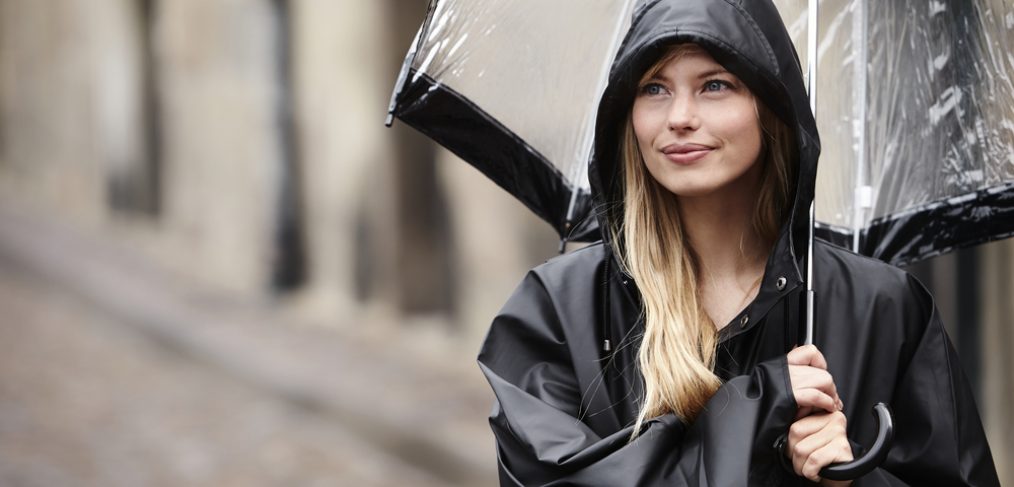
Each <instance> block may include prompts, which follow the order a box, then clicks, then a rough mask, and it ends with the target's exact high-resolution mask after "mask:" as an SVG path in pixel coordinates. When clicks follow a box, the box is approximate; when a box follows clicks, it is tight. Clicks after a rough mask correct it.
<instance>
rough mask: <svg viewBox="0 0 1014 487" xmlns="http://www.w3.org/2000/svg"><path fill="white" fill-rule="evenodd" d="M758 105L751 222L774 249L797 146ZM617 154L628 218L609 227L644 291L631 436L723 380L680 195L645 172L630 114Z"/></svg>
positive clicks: (693, 412)
mask: <svg viewBox="0 0 1014 487" xmlns="http://www.w3.org/2000/svg"><path fill="white" fill-rule="evenodd" d="M695 49H700V48H699V47H697V46H695V45H692V44H681V45H677V46H675V47H673V48H671V49H670V50H669V51H668V52H667V53H666V55H664V56H662V58H661V59H660V60H659V61H658V62H657V63H655V65H653V66H652V67H651V68H650V69H648V71H647V72H646V73H645V74H644V76H643V77H642V80H641V83H643V82H644V81H645V80H647V79H649V78H651V77H653V76H655V75H656V74H657V73H658V72H659V71H660V70H661V69H662V68H663V67H664V66H665V65H666V64H667V63H669V62H670V61H672V60H674V59H677V58H679V57H682V56H684V55H686V54H687V53H689V52H692V51H693V50H695ZM756 106H757V118H758V123H759V124H760V125H761V129H762V133H763V136H762V143H761V153H760V155H759V156H758V161H757V162H756V163H757V164H763V168H762V171H763V175H762V176H761V192H760V198H759V201H758V204H757V210H756V212H755V213H754V215H753V220H752V226H753V229H754V231H755V232H756V234H757V235H758V236H759V237H760V238H761V240H762V241H763V242H764V243H765V245H768V246H770V245H771V244H773V243H774V241H775V240H776V239H777V236H778V231H779V228H780V227H781V224H782V220H783V218H784V215H785V213H786V211H787V210H788V205H789V198H790V197H791V190H790V188H789V184H790V182H792V181H794V177H793V174H792V172H793V164H791V158H792V157H793V152H794V150H793V149H794V146H795V145H794V143H793V133H792V131H791V130H789V128H788V127H787V126H786V125H785V124H784V123H783V122H782V121H781V120H779V119H778V118H777V117H775V116H774V115H773V114H772V113H771V112H770V111H769V110H768V109H767V108H766V107H764V106H763V104H761V103H758V104H757V105H756ZM619 156H620V158H621V160H622V164H623V168H622V180H621V184H622V185H623V188H624V192H623V205H624V206H623V219H622V221H621V222H616V221H613V222H611V226H610V229H609V231H610V233H611V234H612V241H613V242H614V244H615V245H616V246H617V255H618V257H619V261H620V264H621V266H622V267H623V268H624V271H625V272H627V273H628V274H629V275H630V276H631V277H632V278H633V279H634V282H635V283H636V284H637V287H638V289H639V290H640V292H641V296H642V302H643V308H642V311H643V314H644V336H643V338H642V341H641V347H640V350H639V352H638V364H639V367H640V370H641V374H642V376H643V378H644V403H643V404H642V406H641V409H640V412H639V414H638V416H637V421H636V423H635V427H634V431H633V433H632V435H631V439H634V438H636V437H637V435H638V434H639V433H640V428H641V426H642V425H643V423H644V422H645V421H646V420H647V419H648V418H652V417H656V416H659V415H662V414H666V413H670V412H671V413H674V414H675V415H676V416H677V417H679V418H680V419H681V420H684V421H687V422H690V421H693V419H694V418H696V416H697V414H698V413H699V412H700V411H701V409H703V408H704V405H705V403H706V402H707V401H708V399H710V398H711V396H712V395H713V394H714V393H715V391H716V390H717V389H718V387H719V386H720V385H721V380H720V379H719V378H718V377H717V376H716V375H715V373H714V372H713V370H714V366H715V355H716V351H717V346H718V332H717V330H716V327H715V324H714V323H713V322H712V321H711V319H710V318H709V317H708V315H707V313H705V311H704V308H703V306H702V304H701V300H700V295H699V289H698V285H697V282H698V279H697V276H698V268H697V262H696V258H695V257H694V254H693V251H692V249H691V248H690V246H689V244H688V242H687V238H686V235H685V234H684V231H683V225H682V224H681V222H680V219H679V209H678V204H677V200H676V198H673V197H672V194H671V193H670V192H669V191H668V190H667V189H665V188H664V187H663V186H662V185H661V184H659V183H658V182H657V181H656V180H655V179H654V178H653V177H652V176H651V175H650V173H648V171H647V169H646V167H645V164H644V160H643V158H642V155H641V152H640V149H639V147H638V144H637V139H636V136H635V134H634V128H633V124H632V122H631V120H630V118H629V115H628V119H627V123H626V126H625V127H624V132H623V138H622V143H621V146H620V153H619ZM619 237H622V238H619Z"/></svg>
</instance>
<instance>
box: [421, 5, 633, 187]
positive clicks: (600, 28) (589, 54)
mask: <svg viewBox="0 0 1014 487" xmlns="http://www.w3.org/2000/svg"><path fill="white" fill-rule="evenodd" d="M633 5H634V0H624V1H617V0H554V1H552V2H546V1H542V0H509V1H474V0H444V1H439V2H437V3H436V6H435V7H434V11H433V13H432V20H431V21H430V24H429V26H428V32H425V34H424V35H425V38H424V39H423V41H422V42H421V43H420V45H419V50H418V53H417V54H416V57H415V60H414V62H413V63H412V68H413V69H414V70H415V72H416V75H419V74H422V73H425V74H427V75H429V76H430V77H431V78H433V79H435V80H437V81H438V82H439V83H442V84H445V85H446V86H447V87H448V88H450V89H452V90H454V91H455V92H457V93H460V94H463V95H465V96H467V97H468V98H469V99H470V100H471V101H472V102H473V103H474V104H476V105H478V106H479V107H481V108H482V109H483V110H484V111H485V112H486V113H488V114H489V115H490V116H491V117H493V118H495V119H496V120H499V121H500V122H501V123H502V124H504V125H506V126H507V127H509V128H510V129H511V130H512V131H513V132H514V133H515V134H516V135H517V136H518V137H520V138H521V139H523V140H524V141H525V142H527V143H528V144H529V145H530V146H531V147H532V148H534V149H535V150H536V151H538V152H539V153H540V154H542V155H543V156H545V158H546V160H547V161H548V162H549V163H551V164H553V165H554V166H555V167H556V168H558V169H559V171H560V172H561V173H562V174H563V175H564V176H565V177H566V178H567V181H568V182H569V183H572V184H575V185H576V186H577V187H578V188H580V189H584V190H587V189H588V175H587V161H588V156H589V152H590V148H591V142H592V139H591V137H592V132H593V129H594V124H595V110H596V108H597V106H598V99H599V96H600V95H601V93H602V91H603V90H604V89H605V83H606V77H607V76H608V74H609V67H610V65H611V64H612V61H613V57H614V55H615V54H616V50H617V49H618V48H619V43H620V41H621V40H622V36H623V34H624V33H625V32H626V30H627V28H628V27H629V26H630V16H631V11H632V10H633Z"/></svg>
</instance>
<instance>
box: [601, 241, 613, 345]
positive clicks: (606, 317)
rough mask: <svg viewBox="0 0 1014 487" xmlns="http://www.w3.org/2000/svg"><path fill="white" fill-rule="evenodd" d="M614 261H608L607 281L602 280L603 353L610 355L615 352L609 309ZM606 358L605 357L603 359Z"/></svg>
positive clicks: (610, 259)
mask: <svg viewBox="0 0 1014 487" xmlns="http://www.w3.org/2000/svg"><path fill="white" fill-rule="evenodd" d="M612 260H613V258H612V256H610V257H609V258H607V259H606V263H605V279H603V280H602V284H603V285H604V286H605V289H604V290H603V292H602V295H603V298H604V299H602V351H603V352H605V353H606V354H609V353H611V352H612V351H613V344H612V342H610V341H609V328H610V326H609V325H610V309H609V288H610V286H609V280H610V278H611V276H610V273H609V264H610V263H611V261H612ZM603 358H604V357H603Z"/></svg>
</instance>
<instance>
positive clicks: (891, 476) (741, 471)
mask: <svg viewBox="0 0 1014 487" xmlns="http://www.w3.org/2000/svg"><path fill="white" fill-rule="evenodd" d="M685 41H690V42H695V43H697V44H700V45H702V46H703V47H705V48H706V49H707V50H708V51H709V52H710V53H711V54H712V55H713V56H714V57H715V58H716V59H717V60H719V62H721V63H722V64H723V65H724V66H726V68H727V69H729V70H730V71H732V72H734V73H735V74H736V75H737V76H738V77H739V78H740V79H742V80H743V81H744V82H745V83H747V84H748V86H750V89H751V91H753V92H754V93H755V94H756V95H757V97H758V99H759V100H761V101H762V102H764V103H765V104H767V105H768V106H769V107H770V108H771V109H772V110H773V111H774V112H775V113H777V114H778V116H779V117H781V118H782V119H783V120H784V121H786V123H788V124H789V126H790V127H793V128H794V129H795V131H796V138H797V149H798V154H799V158H798V159H799V160H798V161H797V164H798V174H799V176H798V178H797V183H796V190H795V200H794V203H793V210H792V216H791V218H790V219H789V222H788V223H787V224H786V225H785V226H784V228H783V229H782V232H781V235H780V238H779V239H778V242H777V243H776V245H775V247H774V249H773V251H772V254H771V255H770V257H769V259H768V263H767V267H766V269H765V275H764V278H763V280H762V283H761V288H760V291H759V292H758V296H757V298H756V299H755V300H754V301H753V302H752V303H750V304H749V306H747V308H746V309H744V310H743V311H742V312H741V313H740V314H739V315H738V316H736V317H735V318H734V319H733V320H732V321H731V323H729V324H728V325H727V326H725V327H724V328H723V329H722V332H721V333H720V339H721V342H720V346H719V354H718V360H717V365H716V373H717V374H718V375H719V376H720V377H721V378H722V379H723V381H724V385H723V386H722V387H721V388H720V389H719V391H718V392H717V393H716V394H715V395H714V397H713V398H712V399H711V401H710V402H709V403H708V405H707V407H706V408H705V410H704V411H703V412H702V413H701V414H700V415H699V416H698V418H697V420H695V421H694V422H693V423H692V424H683V423H681V422H680V421H678V420H677V419H676V418H675V417H674V416H673V415H664V416H661V417H659V418H655V419H652V420H651V421H649V422H648V424H647V425H646V427H645V428H646V430H645V431H644V432H643V433H642V434H641V435H640V436H639V437H638V438H637V439H636V440H635V441H633V442H628V439H629V437H630V435H631V428H632V424H633V422H634V420H635V418H636V414H637V410H638V407H639V400H640V399H641V398H642V395H643V391H642V387H643V386H642V378H641V376H640V373H639V371H638V369H637V347H638V345H639V342H640V336H641V334H642V332H643V322H642V321H641V320H640V316H641V305H640V301H639V299H640V298H639V293H638V291H637V289H636V287H635V286H634V285H633V283H632V281H630V280H629V279H628V278H627V276H625V275H623V274H622V273H620V272H618V271H617V270H616V269H617V266H616V262H615V257H614V256H613V254H612V251H611V246H610V244H609V242H605V243H598V244H594V245H592V246H590V247H587V248H585V249H582V250H579V251H576V252H573V253H571V254H569V255H564V256H561V257H558V258H556V259H553V260H551V261H549V262H547V263H546V264H544V265H542V266H539V267H537V268H536V269H534V270H532V271H531V272H530V273H529V274H528V275H527V276H526V277H525V279H524V280H523V281H522V283H521V284H520V286H519V287H518V288H517V290H516V291H515V292H514V294H513V295H512V296H511V297H510V299H509V300H508V302H507V303H506V305H505V306H504V308H503V310H502V311H501V312H500V314H499V315H498V316H497V317H496V319H495V320H494V321H493V324H492V326H491V328H490V331H489V335H488V337H487V339H486V341H485V343H484V345H483V347H482V351H481V352H480V355H479V365H480V368H481V369H482V371H483V373H484V374H485V375H486V377H487V379H488V380H489V383H490V385H491V386H492V388H493V391H494V393H495V394H496V406H495V407H494V410H493V413H492V415H491V417H490V424H491V426H492V428H493V432H494V435H495V437H496V442H497V452H498V462H499V468H500V472H501V483H502V484H503V485H586V486H628V485H667V486H670V485H671V486H679V485H686V486H704V485H711V486H743V485H793V484H797V483H798V484H804V483H805V482H803V481H802V479H799V478H798V477H796V476H795V475H794V474H792V473H790V472H787V471H785V470H784V469H782V467H781V466H780V463H779V461H778V458H777V456H776V455H777V454H776V452H774V450H773V447H772V445H773V443H774V441H775V439H776V438H777V437H778V436H779V435H781V434H783V433H785V432H786V431H787V429H788V427H789V425H790V424H791V423H792V421H793V418H794V414H795V411H796V405H795V401H794V400H793V397H792V394H791V388H790V384H789V379H788V372H787V366H786V362H785V354H786V353H787V352H788V351H789V350H790V349H791V348H792V347H793V346H794V344H796V343H798V342H799V341H801V339H802V338H801V331H800V328H801V327H802V320H801V316H802V308H801V302H802V300H801V299H800V295H801V293H802V289H803V286H802V278H801V272H800V269H801V268H803V264H804V262H803V261H802V257H803V255H804V253H805V252H802V249H804V248H805V247H803V245H804V244H805V241H806V233H807V225H806V211H807V208H808V207H809V202H810V200H811V199H812V196H813V180H814V175H815V174H816V161H817V156H818V154H819V151H820V145H819V138H818V136H817V132H816V128H815V124H814V122H813V117H812V116H811V114H810V112H809V109H808V105H807V100H806V95H805V91H804V88H803V83H802V76H801V74H800V71H799V65H798V61H797V60H796V56H795V52H794V50H793V48H792V44H791V42H790V40H789V37H788V35H787V33H786V32H785V28H784V26H783V25H782V23H781V20H780V18H779V17H778V13H777V11H776V10H775V8H774V6H773V5H772V4H771V3H770V2H769V1H766V0H763V1H762V0H750V1H743V2H738V1H732V0H660V1H659V0H656V1H648V2H642V4H641V5H639V6H638V8H637V9H636V11H635V19H634V23H633V24H632V27H631V30H630V32H629V33H628V35H627V37H626V39H625V41H624V43H623V45H622V47H621V49H620V52H619V54H618V56H617V61H616V63H615V64H614V67H613V69H612V71H611V74H610V83H609V86H608V88H607V90H606V93H605V94H604V95H603V98H602V102H601V104H600V109H599V117H598V120H597V125H596V142H595V151H594V155H593V160H592V161H591V167H590V173H591V174H590V178H591V182H592V190H593V196H594V197H595V198H596V202H597V203H598V204H599V205H600V207H601V208H608V209H618V207H619V205H618V202H619V201H620V198H619V197H620V195H619V192H618V187H617V184H616V181H617V179H618V178H617V177H616V171H617V164H616V161H617V156H616V151H617V134H618V133H619V131H620V129H621V128H622V126H623V123H624V120H625V117H626V116H627V113H629V109H630V105H631V103H632V94H633V93H634V86H633V85H634V83H636V81H637V78H638V77H639V75H640V73H641V72H643V71H644V69H646V68H647V67H648V66H649V65H650V64H651V63H652V62H653V61H654V60H655V59H657V58H658V56H659V54H660V53H661V52H662V50H663V49H664V47H665V46H668V45H671V44H673V43H676V42H685ZM620 215H622V212H619V211H612V212H609V211H603V212H602V214H601V215H600V219H601V222H600V224H602V225H603V226H605V224H606V223H607V222H608V221H609V219H610V218H618V217H619V216H620ZM814 287H815V289H816V292H817V299H818V306H817V310H816V311H817V312H816V318H817V326H818V331H817V334H816V344H817V345H818V347H820V348H821V350H822V351H823V352H824V354H825V356H826V358H827V360H828V364H829V369H830V371H831V373H832V374H833V375H834V377H835V381H836V384H837V386H838V390H839V391H840V395H841V397H842V399H843V401H844V403H845V410H844V411H845V414H846V415H847V417H848V419H849V423H848V424H849V430H848V435H849V438H850V440H852V441H853V442H854V445H855V448H857V450H858V449H860V448H861V447H860V446H859V445H865V444H870V443H871V442H872V439H873V437H874V435H875V425H874V421H873V417H872V416H871V414H870V410H871V408H872V406H873V405H874V404H875V403H876V402H878V401H883V402H886V403H888V404H889V405H890V406H891V408H892V409H893V411H894V415H895V421H896V429H895V442H894V446H893V448H892V449H891V452H890V454H889V456H888V458H887V460H886V461H885V463H884V464H883V465H882V467H881V468H879V469H877V470H876V471H874V472H873V473H871V474H869V475H867V476H866V477H864V478H862V479H859V480H858V481H857V482H856V483H855V485H998V481H997V477H996V472H995V468H994V466H993V462H992V458H991V455H990V452H989V448H988V445H987V444H986V440H985V436H984V434H983V431H982V426H981V422H980V420H979V416H978V414H977V412H976V409H975V404H974V401H973V398H972V396H971V394H970V392H969V389H968V386H967V384H966V382H965V379H964V376H963V374H962V372H961V369H960V366H959V364H958V361H957V357H956V356H955V353H954V351H953V348H952V347H951V345H950V343H949V342H948V339H947V336H946V334H945V333H944V330H943V327H942V326H941V323H940V322H939V319H938V318H937V316H936V313H935V310H934V306H933V302H932V298H931V297H930V296H929V295H928V293H927V292H926V291H925V289H924V288H923V287H922V286H921V285H920V284H919V283H918V282H916V281H915V280H914V279H913V278H911V277H910V276H908V275H907V274H905V273H904V272H902V271H900V270H898V269H896V268H894V267H890V266H888V265H887V264H884V263H882V262H880V261H876V260H873V259H869V258H865V257H861V256H858V255H854V254H852V253H850V252H848V251H845V250H843V249H841V248H838V247H834V246H832V245H830V244H827V243H825V242H818V244H817V246H816V249H815V282H814ZM606 341H608V342H609V343H610V344H611V351H605V350H604V347H603V344H604V343H605V342H606ZM857 453H858V452H857Z"/></svg>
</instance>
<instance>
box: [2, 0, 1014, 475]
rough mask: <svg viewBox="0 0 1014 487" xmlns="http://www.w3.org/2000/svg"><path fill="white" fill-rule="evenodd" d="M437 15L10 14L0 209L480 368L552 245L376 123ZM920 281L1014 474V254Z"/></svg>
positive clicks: (460, 173) (259, 3) (389, 7)
mask: <svg viewBox="0 0 1014 487" xmlns="http://www.w3.org/2000/svg"><path fill="white" fill-rule="evenodd" d="M426 3H427V2H426V1H425V0H383V1H370V2H363V1H353V0H289V1H286V0H216V1H207V0H96V1H90V2H83V1H65V0H0V192H2V194H0V196H3V198H4V199H3V201H7V202H17V203H18V204H19V205H23V206H24V207H25V208H32V210H33V211H36V212H39V214H40V215H46V216H47V217H51V218H53V219H55V220H59V221H62V222H66V223H67V224H69V225H76V226H81V227H83V228H87V229H91V230H93V231H97V232H103V233H107V234H109V235H111V236H112V237H114V238H122V239H130V240H131V241H132V242H134V243H136V245H137V246H138V248H139V249H142V250H143V252H144V253H145V254H146V255H148V256H150V258H152V259H154V260H157V261H159V262H161V263H163V264H164V265H165V266H167V267H170V268H172V269H174V270H175V271H176V272H179V273H181V274H183V275H186V276H188V277H189V278H193V279H197V280H200V281H201V282H203V283H206V284H210V285H213V286H216V287H218V288H221V289H223V290H225V291H227V292H230V293H234V294H236V295H238V296H244V297H247V298H253V299H264V300H267V301H272V300H279V299H281V300H282V301H284V302H285V304H286V305H290V306H294V307H298V308H300V309H301V310H303V311H304V312H306V313H308V314H310V315H313V316H317V317H320V318H321V320H322V321H324V322H328V323H333V324H334V325H335V326H352V327H356V326H358V327H367V326H371V323H373V322H381V321H384V322H394V323H400V325H399V326H404V327H412V326H417V325H422V324H429V325H433V324H435V326H437V327H440V328H441V329H444V330H445V331H447V334H446V339H447V340H449V341H453V342H455V343H457V344H459V345H460V346H461V347H462V348H464V349H465V350H464V355H474V352H475V351H476V347H477V346H478V342H479V340H480V339H481V336H482V334H483V333H484V331H485V328H486V326H487V325H488V322H489V320H490V319H491V318H492V316H493V314H494V313H495V311H496V309H497V308H498V307H499V305H500V304H501V303H502V302H503V301H504V300H505V299H506V297H507V296H508V294H509V293H510V290H511V289H512V288H513V286H514V285H515V283H516V282H518V281H519V280H520V278H521V276H522V274H523V273H524V272H525V270H526V269H528V268H529V267H531V266H533V265H535V264H537V263H539V262H541V261H542V260H544V259H546V258H548V257H551V256H552V255H553V254H554V253H555V248H556V242H555V239H554V236H553V234H552V232H551V231H550V230H549V229H548V226H546V225H544V224H542V223H540V222H538V221H537V220H536V219H535V217H534V216H531V215H530V214H529V213H528V211H527V210H525V209H524V208H523V207H522V206H521V205H520V204H519V203H516V202H514V201H513V200H512V199H511V198H510V197H509V196H507V195H506V194H505V193H503V192H502V191H500V190H498V189H497V188H495V186H493V185H492V183H489V182H488V181H486V180H485V179H484V178H483V177H482V176H481V175H480V174H478V173H477V172H476V171H474V170H473V169H471V168H469V167H468V166H467V165H465V164H463V163H461V162H460V161H458V160H456V159H455V158H454V157H453V156H451V155H449V154H448V153H446V152H444V151H442V150H440V149H439V148H437V147H434V146H433V144H431V143H430V142H429V141H428V140H426V139H425V138H423V137H421V136H420V135H418V134H417V133H415V132H413V131H412V130H410V129H408V128H407V127H404V126H402V125H400V124H398V123H397V122H396V123H395V126H394V127H393V128H391V129H386V128H384V126H383V120H384V116H385V112H386V107H387V103H388V99H389V96H390V90H391V87H392V86H393V84H394V79H395V77H396V75H397V73H398V69H399V68H400V65H401V62H402V57H403V55H404V52H405V51H406V50H407V47H408V45H409V43H410V42H411V39H412V37H413V35H414V34H415V30H416V29H417V27H418V25H419V23H420V22H421V20H422V18H423V16H424V14H425V10H426ZM915 270H916V272H917V274H918V275H919V276H921V277H922V278H923V279H924V280H926V281H929V284H930V285H931V287H932V288H933V289H934V292H935V294H936V296H937V298H938V300H939V301H940V303H939V306H940V308H941V310H942V312H943V313H944V318H945V321H946V322H947V323H948V325H949V326H950V327H951V334H952V336H954V337H955V341H956V342H957V344H958V346H959V348H960V350H961V354H962V359H963V360H964V361H965V362H966V364H965V365H966V368H968V369H969V370H970V375H973V381H974V382H975V383H977V384H978V390H979V399H980V409H981V410H982V412H983V415H984V420H985V421H986V425H987V429H988V433H989V435H990V440H991V444H992V446H993V449H994V456H995V458H996V459H997V463H998V467H999V468H1001V470H1004V472H1002V475H1005V476H1006V477H1002V478H1006V479H1011V478H1012V477H1011V476H1012V475H1014V472H1012V471H1011V469H1012V468H1014V466H1010V465H1007V462H1006V461H1005V460H1004V459H1007V458H1011V457H1014V420H1012V419H1011V418H1010V417H1009V415H1007V414H1006V409H1007V408H1006V405H1008V404H1011V403H1012V402H1014V359H1012V358H1011V354H1010V353H1009V352H1008V351H1007V350H1009V349H1010V348H1011V347H1014V328H1012V327H1011V325H1010V323H1009V322H1010V319H1009V317H1010V316H1014V300H1012V299H1011V297H1012V296H1014V284H1012V282H1014V280H1012V278H1011V276H1012V275H1014V244H1012V243H1011V242H1010V241H1007V242H999V243H994V244H989V245H986V246H983V247H980V248H978V249H974V250H969V251H965V252H963V253H961V254H959V255H957V256H953V255H952V256H948V257H944V258H940V259H936V260H934V261H932V262H929V263H924V264H921V265H920V266H918V268H917V269H915ZM956 283H960V284H961V285H960V286H959V285H955V284H956ZM969 286H971V287H972V288H973V289H976V290H977V292H975V293H973V294H971V295H970V296H968V295H966V294H967V291H968V289H969ZM962 293H964V294H962Z"/></svg>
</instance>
